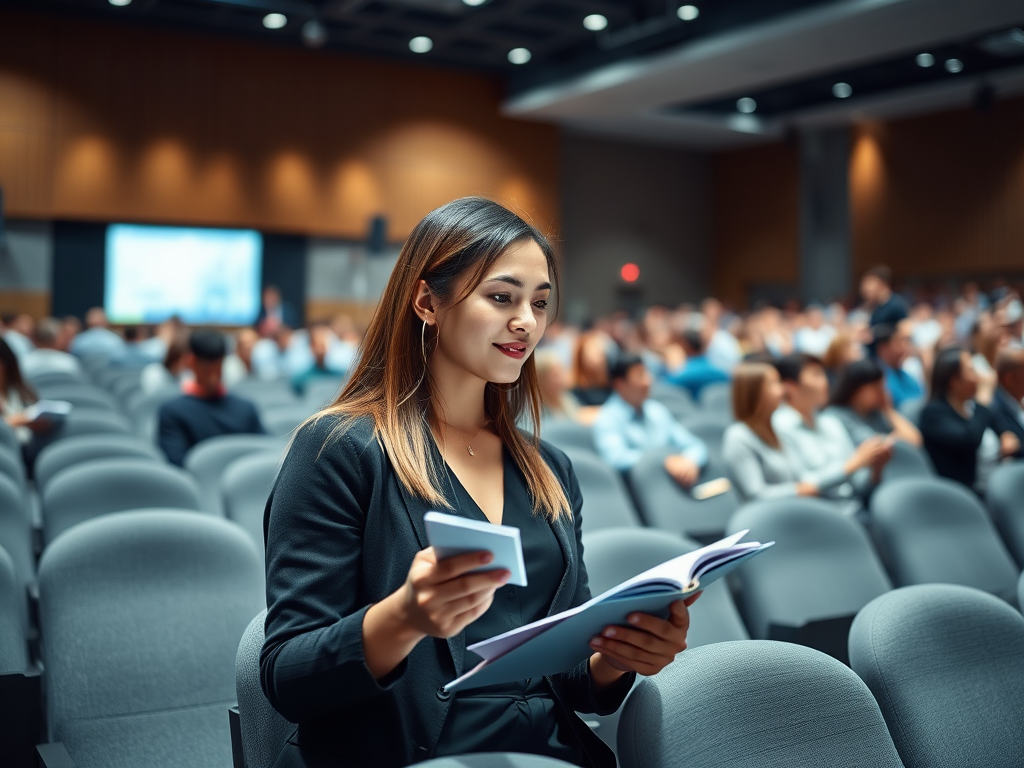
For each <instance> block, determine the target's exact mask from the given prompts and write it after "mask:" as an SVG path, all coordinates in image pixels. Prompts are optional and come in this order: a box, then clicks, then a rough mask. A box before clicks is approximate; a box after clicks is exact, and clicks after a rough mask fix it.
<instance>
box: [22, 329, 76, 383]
mask: <svg viewBox="0 0 1024 768" xmlns="http://www.w3.org/2000/svg"><path fill="white" fill-rule="evenodd" d="M62 331H63V328H62V326H61V322H60V320H58V319H57V318H55V317H47V318H44V319H42V320H40V321H39V322H38V323H37V324H36V329H35V336H34V337H33V341H34V342H35V349H33V350H31V351H29V352H27V353H26V354H25V355H24V356H23V357H22V358H21V371H22V373H23V374H24V375H25V376H26V377H27V378H29V379H31V378H32V377H33V376H36V375H38V374H41V373H67V374H70V375H71V376H80V375H81V373H82V367H81V365H79V363H78V358H76V357H75V356H74V355H71V354H68V353H67V352H66V351H64V349H63V348H62V347H61V342H62V336H63V333H62Z"/></svg>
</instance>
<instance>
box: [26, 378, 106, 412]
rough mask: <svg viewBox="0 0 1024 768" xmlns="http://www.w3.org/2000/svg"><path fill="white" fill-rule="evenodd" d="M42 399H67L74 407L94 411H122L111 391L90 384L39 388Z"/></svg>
mask: <svg viewBox="0 0 1024 768" xmlns="http://www.w3.org/2000/svg"><path fill="white" fill-rule="evenodd" d="M39 398H40V399H42V400H66V401H67V402H69V403H71V405H72V408H74V409H82V410H93V411H114V412H116V413H118V412H120V411H121V405H120V404H119V401H118V400H117V399H116V398H115V397H114V396H113V395H111V394H110V393H109V392H104V391H103V390H102V389H99V388H97V387H93V386H90V385H89V384H54V385H49V386H45V387H40V388H39Z"/></svg>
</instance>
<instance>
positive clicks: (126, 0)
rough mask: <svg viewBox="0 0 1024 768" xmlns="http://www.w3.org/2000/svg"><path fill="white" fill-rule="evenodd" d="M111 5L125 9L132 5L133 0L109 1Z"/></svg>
mask: <svg viewBox="0 0 1024 768" xmlns="http://www.w3.org/2000/svg"><path fill="white" fill-rule="evenodd" d="M109 2H110V4H111V5H116V6H117V7H118V8H124V7H125V6H126V5H131V3H132V0H109Z"/></svg>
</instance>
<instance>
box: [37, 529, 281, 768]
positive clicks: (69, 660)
mask: <svg viewBox="0 0 1024 768" xmlns="http://www.w3.org/2000/svg"><path fill="white" fill-rule="evenodd" d="M261 570H262V569H261V566H260V559H259V557H258V556H257V554H256V551H255V548H254V547H253V545H252V542H250V541H249V539H248V538H247V537H246V535H245V534H244V533H243V532H242V531H240V530H239V529H238V527H237V526H236V525H234V524H232V523H229V522H227V521H226V520H221V519H219V518H216V517H213V516H208V515H196V514H192V513H189V512H177V511H161V512H153V511H143V512H122V513H118V514H113V515H106V516H104V517H100V518H96V519H94V520H90V521H88V522H85V523H82V524H81V525H79V526H76V527H75V528H74V529H72V530H69V531H67V533H66V534H65V535H63V536H61V537H60V538H59V539H58V540H57V541H55V542H54V543H53V544H52V545H51V546H50V547H49V548H48V549H47V550H46V551H45V552H44V553H43V558H42V561H41V563H40V567H39V587H40V620H41V627H42V635H43V650H44V655H45V658H46V675H47V678H48V680H47V714H48V721H49V727H50V742H51V743H49V744H47V745H45V747H43V748H41V750H40V751H41V753H42V754H43V755H44V756H45V757H48V758H50V760H49V764H50V765H57V764H59V763H57V762H56V760H55V758H59V757H63V758H65V759H67V758H68V757H69V756H70V759H72V760H74V761H76V763H77V764H78V765H80V766H105V767H106V768H165V767H166V768H171V767H172V766H173V767H175V768H177V767H178V766H189V767H190V768H224V766H228V765H231V738H230V729H229V721H228V718H227V717H226V716H225V709H226V708H227V707H228V706H229V705H230V704H232V703H233V702H234V701H235V679H234V677H235V676H234V661H235V655H236V652H237V650H238V638H240V637H241V636H242V633H243V632H244V631H245V627H246V625H247V624H248V623H249V621H250V620H251V619H252V617H253V616H254V615H255V614H256V613H257V612H259V611H260V610H261V608H262V607H263V605H264V594H263V588H262V585H263V579H262V574H261ZM129 585H130V588H128V586H129Z"/></svg>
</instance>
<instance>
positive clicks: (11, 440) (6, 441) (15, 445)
mask: <svg viewBox="0 0 1024 768" xmlns="http://www.w3.org/2000/svg"><path fill="white" fill-rule="evenodd" d="M0 447H3V448H10V449H11V450H12V451H14V452H15V453H18V454H20V453H21V441H20V440H18V436H17V435H16V434H14V430H13V429H11V428H10V427H9V426H7V422H6V421H4V420H3V419H0Z"/></svg>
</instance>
